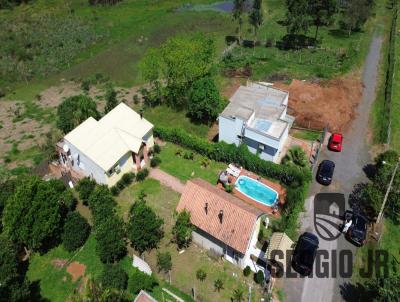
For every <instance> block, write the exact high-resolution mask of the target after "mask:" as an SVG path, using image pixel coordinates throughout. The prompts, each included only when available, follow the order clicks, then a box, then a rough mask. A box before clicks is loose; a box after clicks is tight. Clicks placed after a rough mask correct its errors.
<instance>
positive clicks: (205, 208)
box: [204, 202, 208, 215]
mask: <svg viewBox="0 0 400 302" xmlns="http://www.w3.org/2000/svg"><path fill="white" fill-rule="evenodd" d="M204 211H206V215H207V214H208V202H206V204H205V205H204Z"/></svg>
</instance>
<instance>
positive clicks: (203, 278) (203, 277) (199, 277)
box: [196, 268, 207, 281]
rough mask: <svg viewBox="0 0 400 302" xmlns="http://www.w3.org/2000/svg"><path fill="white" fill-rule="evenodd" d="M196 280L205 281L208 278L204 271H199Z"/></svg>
mask: <svg viewBox="0 0 400 302" xmlns="http://www.w3.org/2000/svg"><path fill="white" fill-rule="evenodd" d="M196 278H197V279H199V280H200V281H204V280H205V279H206V278H207V273H206V272H205V271H204V270H203V269H201V268H200V269H198V270H197V272H196Z"/></svg>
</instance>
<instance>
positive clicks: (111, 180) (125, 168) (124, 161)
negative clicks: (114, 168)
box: [105, 151, 136, 187]
mask: <svg viewBox="0 0 400 302" xmlns="http://www.w3.org/2000/svg"><path fill="white" fill-rule="evenodd" d="M116 164H118V165H119V166H120V168H121V171H120V172H119V173H116V172H114V173H113V174H112V175H110V176H108V175H107V174H106V175H105V178H106V183H107V185H108V186H109V187H112V186H113V185H115V184H116V183H117V181H118V180H120V179H121V177H122V175H124V174H125V173H128V172H133V171H135V170H136V163H135V162H134V161H133V157H132V152H131V151H129V152H128V153H126V154H125V155H124V156H122V157H121V158H120V159H119V161H118V162H117V163H116Z"/></svg>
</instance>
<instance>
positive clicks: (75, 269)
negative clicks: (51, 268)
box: [67, 261, 86, 282]
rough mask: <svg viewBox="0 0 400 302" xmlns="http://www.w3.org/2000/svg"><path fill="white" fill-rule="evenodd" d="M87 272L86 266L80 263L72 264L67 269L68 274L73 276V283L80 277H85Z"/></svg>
mask: <svg viewBox="0 0 400 302" xmlns="http://www.w3.org/2000/svg"><path fill="white" fill-rule="evenodd" d="M85 271H86V265H84V264H81V263H79V262H76V261H74V262H72V263H71V264H70V265H68V267H67V273H68V274H70V275H71V278H72V282H76V281H77V280H78V279H79V278H80V277H83V275H84V274H85Z"/></svg>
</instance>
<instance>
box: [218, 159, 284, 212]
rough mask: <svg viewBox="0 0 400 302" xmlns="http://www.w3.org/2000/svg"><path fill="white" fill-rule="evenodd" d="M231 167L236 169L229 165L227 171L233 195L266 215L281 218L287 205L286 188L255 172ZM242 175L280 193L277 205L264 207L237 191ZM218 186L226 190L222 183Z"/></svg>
mask: <svg viewBox="0 0 400 302" xmlns="http://www.w3.org/2000/svg"><path fill="white" fill-rule="evenodd" d="M231 167H234V166H233V165H229V167H228V169H227V170H228V171H229V172H227V177H228V181H229V184H230V185H231V186H232V187H233V189H232V194H233V195H235V196H236V197H238V198H240V199H242V200H244V201H245V202H247V203H249V204H251V205H253V206H255V207H256V208H258V209H260V210H261V211H263V212H264V213H266V214H268V215H273V216H274V217H276V218H278V217H280V211H281V209H282V207H283V205H284V203H285V197H286V190H285V188H284V187H283V186H281V185H280V184H279V183H276V182H273V181H271V180H268V179H265V178H263V177H260V176H259V175H257V174H255V173H253V172H250V171H248V170H246V169H243V168H237V167H234V169H233V170H232V168H231ZM235 168H236V169H235ZM232 172H233V173H232ZM242 175H244V176H247V177H250V178H252V179H255V180H257V181H259V182H261V183H262V184H264V185H266V186H268V187H270V188H271V189H273V190H275V191H276V192H277V193H278V201H277V203H276V206H274V207H269V206H267V205H264V204H262V203H260V202H257V201H255V200H254V199H252V198H250V197H248V196H246V195H245V194H243V193H241V192H240V191H239V190H237V189H236V187H235V183H236V181H237V179H238V178H239V177H240V176H242ZM217 186H218V187H219V188H220V189H221V190H225V188H224V185H223V184H222V182H221V181H219V182H218V183H217Z"/></svg>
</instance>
